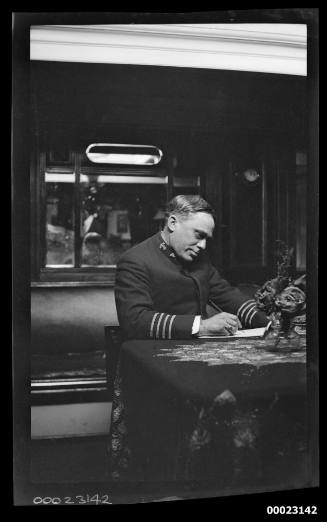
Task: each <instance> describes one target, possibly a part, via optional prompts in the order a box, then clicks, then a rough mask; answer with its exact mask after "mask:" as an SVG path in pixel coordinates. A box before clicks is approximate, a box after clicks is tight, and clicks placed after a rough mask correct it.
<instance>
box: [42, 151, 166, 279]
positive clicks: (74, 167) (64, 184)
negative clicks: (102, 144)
mask: <svg viewBox="0 0 327 522" xmlns="http://www.w3.org/2000/svg"><path fill="white" fill-rule="evenodd" d="M67 156H69V157H70V161H67V160H65V158H67ZM167 172H168V171H167V169H166V168H165V167H161V166H157V165H156V166H153V165H151V164H150V165H147V166H146V167H139V166H132V167H131V166H122V165H121V166H116V165H114V166H110V165H91V163H90V161H89V160H88V158H87V156H86V154H85V153H81V152H74V153H71V152H70V153H69V154H68V155H65V154H64V153H63V152H61V153H60V157H59V158H58V155H56V154H54V153H53V152H52V153H41V154H40V158H39V169H38V174H39V184H38V187H39V193H38V200H39V220H38V221H39V222H38V223H36V226H37V227H38V231H39V234H38V236H39V239H40V240H39V244H36V245H35V248H36V249H37V250H38V255H37V256H36V258H37V259H38V265H39V266H38V269H37V270H36V272H35V279H36V280H39V281H44V282H45V281H92V280H96V281H101V280H102V281H107V282H108V283H110V282H112V281H113V279H114V271H115V266H116V264H117V261H118V259H119V257H120V256H121V254H122V253H123V252H124V251H126V250H127V249H129V248H131V247H132V246H133V245H135V244H136V243H139V242H140V241H142V240H144V239H146V238H147V237H149V236H151V235H152V234H154V233H156V232H157V231H158V230H160V229H161V228H162V226H163V223H164V208H165V205H166V202H167V199H168V173H167ZM36 243H37V242H36Z"/></svg>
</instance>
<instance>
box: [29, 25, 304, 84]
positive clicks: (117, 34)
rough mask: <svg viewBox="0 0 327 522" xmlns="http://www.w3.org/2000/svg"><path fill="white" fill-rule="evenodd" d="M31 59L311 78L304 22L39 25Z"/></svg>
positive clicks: (32, 34)
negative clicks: (307, 76) (223, 70)
mask: <svg viewBox="0 0 327 522" xmlns="http://www.w3.org/2000/svg"><path fill="white" fill-rule="evenodd" d="M30 43H31V46H30V58H31V60H44V61H63V62H88V63H115V64H137V65H157V66H172V67H197V68H207V69H225V70H237V71H256V72H263V73H276V74H288V75H300V76H306V74H307V26H306V25H305V24H160V25H159V24H157V25H155V24H147V25H146V24H128V25H118V24H116V25H113V24H112V25H43V26H41V25H39V26H32V27H31V32H30Z"/></svg>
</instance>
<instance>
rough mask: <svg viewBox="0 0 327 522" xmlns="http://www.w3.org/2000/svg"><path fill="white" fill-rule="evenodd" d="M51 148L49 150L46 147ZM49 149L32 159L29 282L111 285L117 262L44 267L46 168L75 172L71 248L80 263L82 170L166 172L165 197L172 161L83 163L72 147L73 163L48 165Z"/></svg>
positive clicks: (108, 172) (53, 170)
mask: <svg viewBox="0 0 327 522" xmlns="http://www.w3.org/2000/svg"><path fill="white" fill-rule="evenodd" d="M49 152H50V151H49ZM47 154H48V151H44V150H42V151H41V150H40V151H36V152H35V155H34V157H32V159H31V282H32V286H93V285H95V286H98V285H99V286H111V287H112V286H114V284H115V277H116V265H111V266H107V267H103V266H102V267H97V266H93V267H92V266H89V267H81V266H79V267H77V266H74V267H46V266H45V256H46V227H45V223H46V208H45V204H44V202H45V198H46V182H45V176H44V174H45V172H57V173H62V174H64V173H68V172H70V173H71V172H74V173H75V181H74V189H73V215H74V228H73V230H74V252H75V265H76V264H80V255H81V250H80V247H81V237H80V210H81V202H80V186H79V180H80V176H81V174H109V175H110V174H111V175H112V174H113V175H123V173H125V175H126V174H127V173H133V174H137V175H139V176H142V175H145V176H151V175H152V176H154V175H155V176H158V174H159V173H160V175H162V176H166V177H167V180H168V181H167V200H168V199H169V198H170V194H171V192H172V179H173V177H172V168H173V167H172V164H171V162H170V161H169V160H168V161H167V166H166V167H158V166H155V167H153V166H149V167H148V168H144V167H143V166H142V167H138V166H131V167H125V166H124V167H123V168H122V167H117V166H113V167H111V166H110V167H108V166H102V165H96V166H94V167H93V166H84V165H83V166H82V156H83V152H82V151H81V150H74V151H71V158H72V164H71V165H70V166H69V165H63V164H62V165H59V164H58V166H56V165H51V166H47V163H46V157H47Z"/></svg>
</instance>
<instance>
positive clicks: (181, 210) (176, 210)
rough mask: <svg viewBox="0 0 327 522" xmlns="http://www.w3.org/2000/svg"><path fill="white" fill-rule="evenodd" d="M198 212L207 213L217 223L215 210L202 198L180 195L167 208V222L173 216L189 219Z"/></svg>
mask: <svg viewBox="0 0 327 522" xmlns="http://www.w3.org/2000/svg"><path fill="white" fill-rule="evenodd" d="M197 212H206V213H207V214H210V215H211V216H212V217H213V219H214V220H215V221H216V214H215V211H214V209H213V208H212V206H211V205H209V203H208V202H207V201H206V200H205V199H203V198H202V197H201V196H198V195H184V194H179V195H178V196H175V197H174V198H173V199H171V200H170V201H169V202H168V204H167V207H166V220H167V219H168V217H169V216H171V214H178V215H180V216H182V217H187V216H188V215H189V214H195V213H197Z"/></svg>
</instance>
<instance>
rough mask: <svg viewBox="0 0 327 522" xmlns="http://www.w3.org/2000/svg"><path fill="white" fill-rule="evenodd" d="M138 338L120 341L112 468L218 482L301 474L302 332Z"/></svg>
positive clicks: (288, 480) (303, 477) (249, 484)
mask: <svg viewBox="0 0 327 522" xmlns="http://www.w3.org/2000/svg"><path fill="white" fill-rule="evenodd" d="M281 346H282V347H281V348H279V349H275V348H274V339H272V338H271V337H269V336H268V337H267V338H265V339H246V340H245V339H238V340H233V341H229V340H228V341H221V340H215V339H205V340H204V339H203V340H194V341H193V340H191V341H190V340H185V341H180V340H178V341H177V340H175V341H168V340H166V341H165V340H164V341H162V340H144V341H143V340H137V341H127V342H124V343H123V344H122V347H121V356H120V363H119V372H118V373H119V374H118V377H117V380H116V385H115V399H114V401H113V410H112V428H111V444H112V461H111V463H112V477H113V478H114V479H116V480H127V481H131V480H137V481H146V482H153V481H185V482H187V483H195V482H196V483H199V482H201V481H206V482H208V481H209V482H211V483H214V484H215V487H216V488H217V491H220V492H221V491H232V492H240V493H244V492H253V491H262V490H264V491H266V490H276V489H285V488H286V489H287V488H301V487H305V485H306V484H307V482H308V471H307V469H308V448H307V437H308V429H307V397H306V342H305V337H302V338H299V339H298V344H297V346H296V347H295V348H294V346H293V347H292V346H291V345H288V343H287V342H286V344H285V342H284V343H282V345H281Z"/></svg>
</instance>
